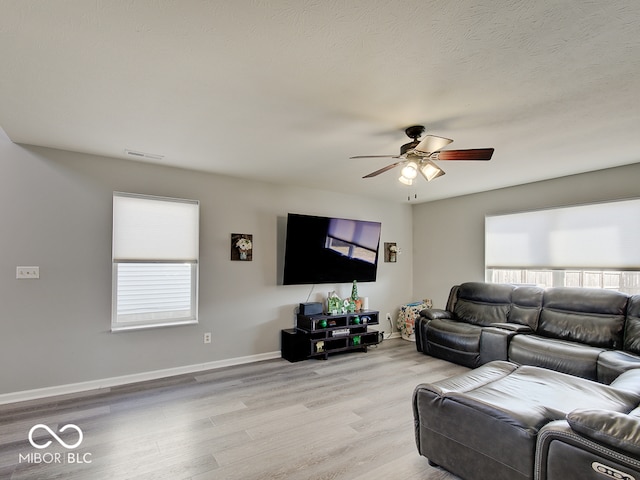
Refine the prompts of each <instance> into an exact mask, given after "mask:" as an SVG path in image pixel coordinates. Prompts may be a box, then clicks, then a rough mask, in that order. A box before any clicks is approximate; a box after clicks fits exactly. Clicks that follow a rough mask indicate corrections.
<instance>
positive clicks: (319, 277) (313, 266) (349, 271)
mask: <svg viewBox="0 0 640 480" xmlns="http://www.w3.org/2000/svg"><path fill="white" fill-rule="evenodd" d="M381 227H382V224H381V223H380V222H365V221H362V220H350V219H346V218H331V217H317V216H311V215H299V214H295V213H290V214H289V215H288V216H287V236H286V241H285V254H284V275H283V282H282V283H283V284H284V285H299V284H314V283H347V282H352V281H353V280H357V281H358V282H375V280H376V273H377V269H378V247H379V244H380V230H381Z"/></svg>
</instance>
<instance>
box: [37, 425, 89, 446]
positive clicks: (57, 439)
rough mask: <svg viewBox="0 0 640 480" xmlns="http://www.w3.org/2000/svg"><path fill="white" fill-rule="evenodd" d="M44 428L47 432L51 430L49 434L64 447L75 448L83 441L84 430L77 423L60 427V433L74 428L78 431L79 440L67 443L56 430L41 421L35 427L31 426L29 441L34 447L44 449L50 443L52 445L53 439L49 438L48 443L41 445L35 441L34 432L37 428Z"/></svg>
mask: <svg viewBox="0 0 640 480" xmlns="http://www.w3.org/2000/svg"><path fill="white" fill-rule="evenodd" d="M39 428H42V429H44V430H46V431H47V432H49V434H50V435H51V436H52V437H53V438H55V439H56V441H57V442H58V443H59V444H60V445H62V446H63V447H64V448H68V449H69V450H71V449H74V448H76V447H78V446H79V445H80V444H81V443H82V438H83V435H82V430H80V427H78V426H77V425H74V424H73V423H69V424H67V425H65V426H64V427H62V428H61V429H60V433H62V432H64V431H66V430H69V429H72V430H75V431H76V432H78V436H79V438H78V441H77V442H76V443H73V444H71V445H69V444H68V443H65V442H64V440H62V439H61V438H60V437H59V436H58V435H56V432H54V431H53V430H51V429H50V428H49V427H48V426H46V425H44V424H42V423H39V424H37V425H34V426H33V427H31V430H29V443H30V444H31V445H32V446H33V447H34V448H39V449H43V448H47V447H48V446H49V445H51V443H52V442H51V440H47V442H46V443H44V444H42V445H40V444H38V443H36V442H35V440H34V439H33V432H35V431H36V430H37V429H39Z"/></svg>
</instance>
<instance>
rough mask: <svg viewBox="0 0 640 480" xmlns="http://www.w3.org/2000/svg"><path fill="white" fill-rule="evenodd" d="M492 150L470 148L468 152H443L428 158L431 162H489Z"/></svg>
mask: <svg viewBox="0 0 640 480" xmlns="http://www.w3.org/2000/svg"><path fill="white" fill-rule="evenodd" d="M492 156H493V148H471V149H469V150H445V151H444V152H436V153H434V154H432V155H431V156H430V158H431V159H432V160H491V157H492Z"/></svg>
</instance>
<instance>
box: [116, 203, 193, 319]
mask: <svg viewBox="0 0 640 480" xmlns="http://www.w3.org/2000/svg"><path fill="white" fill-rule="evenodd" d="M198 251H199V203H198V201H196V200H183V199H174V198H165V197H152V196H145V195H136V194H129V193H120V192H114V194H113V243H112V259H113V295H112V296H113V301H112V318H111V329H112V331H120V330H131V329H140V328H149V327H158V326H167V325H182V324H191V323H197V321H198V316H197V304H198V301H197V299H198Z"/></svg>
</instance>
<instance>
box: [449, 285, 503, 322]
mask: <svg viewBox="0 0 640 480" xmlns="http://www.w3.org/2000/svg"><path fill="white" fill-rule="evenodd" d="M513 290H515V287H514V286H513V285H505V284H499V283H481V282H467V283H463V284H461V285H460V288H458V298H457V300H456V303H455V305H454V307H453V313H455V315H456V317H457V318H458V319H459V320H461V321H464V322H468V323H472V324H474V325H480V326H487V325H491V324H492V323H504V322H506V321H507V316H508V314H509V309H510V306H511V293H512V292H513Z"/></svg>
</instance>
